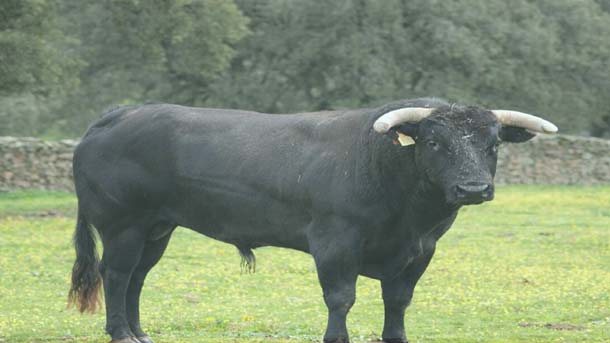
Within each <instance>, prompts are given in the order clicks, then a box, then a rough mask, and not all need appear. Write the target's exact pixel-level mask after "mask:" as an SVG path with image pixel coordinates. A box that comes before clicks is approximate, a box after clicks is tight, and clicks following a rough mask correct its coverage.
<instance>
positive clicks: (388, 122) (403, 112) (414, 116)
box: [373, 107, 435, 133]
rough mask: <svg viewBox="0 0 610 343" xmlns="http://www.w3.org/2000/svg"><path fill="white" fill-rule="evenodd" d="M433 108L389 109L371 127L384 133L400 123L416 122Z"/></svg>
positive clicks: (427, 114)
mask: <svg viewBox="0 0 610 343" xmlns="http://www.w3.org/2000/svg"><path fill="white" fill-rule="evenodd" d="M434 110H435V108H427V107H404V108H399V109H397V110H394V111H390V112H388V113H386V114H384V115H382V116H381V117H379V118H378V119H377V120H376V121H375V124H373V129H375V131H377V132H379V133H386V132H388V130H390V129H391V128H392V127H394V126H396V125H398V124H402V123H417V122H419V121H421V120H422V119H424V118H426V117H427V116H429V115H430V114H431V113H432V112H434Z"/></svg>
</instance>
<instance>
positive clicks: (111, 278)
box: [100, 227, 146, 343]
mask: <svg viewBox="0 0 610 343" xmlns="http://www.w3.org/2000/svg"><path fill="white" fill-rule="evenodd" d="M101 236H102V241H103V243H104V254H103V256H102V261H101V263H100V272H101V274H102V278H103V280H104V295H105V302H106V332H108V334H109V335H110V336H111V337H112V342H115V343H118V342H121V343H127V342H134V343H137V342H138V341H137V340H136V339H135V335H134V333H133V332H132V331H131V329H130V327H129V322H128V321H127V311H126V306H125V297H126V294H127V287H128V286H129V280H130V278H131V275H132V273H133V271H134V269H135V268H136V266H137V265H138V263H139V262H140V257H141V256H142V251H143V249H144V245H145V239H146V238H145V237H144V235H143V234H142V232H141V231H140V230H139V228H137V227H130V228H129V229H127V230H122V231H118V230H114V231H109V232H105V233H104V234H102V235H101Z"/></svg>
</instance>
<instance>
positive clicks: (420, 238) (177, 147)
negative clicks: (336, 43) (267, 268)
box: [70, 99, 533, 343]
mask: <svg viewBox="0 0 610 343" xmlns="http://www.w3.org/2000/svg"><path fill="white" fill-rule="evenodd" d="M421 106H427V107H434V108H437V110H436V112H435V114H433V115H432V116H430V117H428V118H426V119H425V120H423V121H421V122H419V123H417V124H405V125H401V126H398V127H396V128H393V129H392V130H390V131H389V132H388V133H386V134H379V133H377V132H375V131H374V130H373V129H372V127H373V123H374V121H375V120H376V119H377V118H378V117H379V116H380V115H382V114H383V113H385V112H388V111H390V110H393V109H397V108H401V107H421ZM397 132H402V133H406V134H408V135H409V136H411V137H412V138H414V140H415V142H416V144H415V145H410V146H401V145H400V144H398V141H397V140H396V138H397ZM531 137H533V134H530V133H529V132H528V131H526V130H524V129H522V128H516V127H509V126H504V127H503V126H502V125H501V124H499V122H498V121H497V120H496V119H495V117H493V115H492V114H491V112H489V111H487V110H484V109H480V108H477V107H465V106H458V105H450V104H448V103H445V102H443V101H441V100H436V99H416V100H405V101H399V102H395V103H392V104H388V105H385V106H383V107H381V108H377V109H365V110H350V111H336V112H320V113H303V114H295V115H269V114H262V113H254V112H245V111H232V110H219V109H201V108H188V107H181V106H175V105H157V104H155V105H143V106H134V107H123V108H118V109H115V110H113V111H110V112H109V113H106V114H105V115H104V116H103V117H102V118H100V119H99V120H98V121H96V122H95V123H94V124H93V125H92V126H91V127H90V128H89V129H88V131H87V133H86V134H85V136H84V137H83V139H82V141H81V143H80V144H79V145H78V147H77V148H76V151H75V154H74V180H75V185H76V193H77V195H78V200H79V202H78V220H77V226H76V232H75V238H74V239H75V247H76V253H77V258H76V262H75V264H74V269H73V275H72V289H71V291H70V300H71V301H72V302H75V303H77V304H78V306H79V309H80V310H81V311H94V310H95V308H96V306H97V305H98V301H99V300H98V299H99V298H98V290H99V288H100V284H101V283H102V282H103V286H104V287H103V289H104V292H105V305H106V314H107V318H106V320H107V321H106V330H107V332H108V333H109V334H110V335H111V336H112V339H113V341H114V342H143V343H144V342H151V340H150V338H149V337H148V336H147V334H146V333H144V332H143V331H142V329H141V327H140V320H139V298H140V291H141V289H142V285H143V283H144V279H145V277H146V274H147V273H148V271H149V270H150V269H151V268H152V267H153V266H154V265H155V264H156V263H157V262H158V261H159V259H160V258H161V256H162V255H163V252H164V250H165V248H166V246H167V243H168V241H169V239H170V236H171V233H172V232H173V230H174V229H175V228H176V227H177V226H183V227H187V228H190V229H192V230H195V231H197V232H199V233H202V234H204V235H206V236H209V237H212V238H215V239H218V240H221V241H223V242H227V243H231V244H234V245H235V246H236V247H237V248H238V249H239V251H240V253H241V254H242V256H243V257H244V259H245V260H246V262H247V263H248V264H249V265H250V266H252V265H253V263H254V255H253V253H252V249H254V248H257V247H262V246H279V247H286V248H292V249H296V250H300V251H304V252H307V253H310V254H311V255H312V256H313V258H314V260H315V264H316V267H317V271H318V278H319V281H320V285H321V287H322V289H323V293H324V301H325V303H326V305H327V307H328V325H327V330H326V334H325V336H324V341H325V342H347V341H348V334H347V328H346V324H345V320H346V316H347V313H348V311H349V309H350V308H351V306H352V304H353V303H354V301H355V285H356V279H357V277H358V276H359V275H364V276H367V277H370V278H374V279H378V280H380V281H381V289H382V294H383V301H384V306H385V320H384V327H383V334H382V335H383V339H384V340H385V341H386V342H404V341H406V338H405V332H404V313H405V308H406V307H407V306H408V304H409V302H410V301H411V297H412V295H413V289H414V287H415V284H416V283H417V281H418V280H419V278H420V277H421V275H422V274H423V272H424V271H425V269H426V267H427V266H428V263H429V262H430V259H431V258H432V255H433V253H434V249H435V245H436V241H437V240H438V239H439V238H440V237H441V236H442V235H443V234H444V233H445V232H446V231H447V230H448V229H449V227H450V226H451V224H452V223H453V221H454V220H455V218H456V215H457V212H458V210H459V208H460V206H462V205H468V204H474V203H480V202H483V201H485V200H491V199H492V198H493V176H494V174H495V166H496V159H497V156H496V153H497V146H498V144H499V142H500V141H508V142H520V141H525V140H528V139H530V138H531ZM93 228H95V230H97V232H98V233H99V235H100V237H101V241H102V243H103V246H104V253H103V256H102V259H101V261H99V262H98V258H97V255H96V249H95V238H94V237H95V236H94V235H93V230H94V229H93Z"/></svg>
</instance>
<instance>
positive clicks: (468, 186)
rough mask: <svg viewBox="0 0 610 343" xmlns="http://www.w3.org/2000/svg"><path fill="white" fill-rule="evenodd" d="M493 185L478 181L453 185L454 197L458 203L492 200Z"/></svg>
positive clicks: (469, 203)
mask: <svg viewBox="0 0 610 343" xmlns="http://www.w3.org/2000/svg"><path fill="white" fill-rule="evenodd" d="M493 197H494V188H493V185H491V184H489V183H480V182H466V183H463V184H458V185H456V186H455V199H456V200H457V202H458V203H459V204H460V205H472V204H480V203H482V202H484V201H489V200H492V199H493Z"/></svg>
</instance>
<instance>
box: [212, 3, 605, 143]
mask: <svg viewBox="0 0 610 343" xmlns="http://www.w3.org/2000/svg"><path fill="white" fill-rule="evenodd" d="M254 3H255V4H256V5H255V4H252V3H251V2H250V1H242V2H240V4H241V6H242V7H243V9H244V13H245V14H246V15H247V16H249V17H250V18H251V20H252V23H253V26H252V31H253V32H254V33H253V34H252V35H251V36H250V37H248V38H247V39H245V40H244V41H243V42H242V43H241V44H240V46H239V49H238V51H239V55H238V57H237V58H236V59H235V61H234V64H233V69H232V71H231V73H230V74H229V75H228V77H227V78H225V79H224V80H223V81H224V83H221V87H219V88H216V89H217V90H219V91H220V92H219V93H218V94H217V101H216V104H218V105H220V106H223V105H225V106H226V105H227V104H228V105H229V106H230V107H241V108H253V109H258V110H262V111H271V112H289V111H295V110H314V109H324V108H341V107H346V106H347V107H358V106H370V105H375V104H380V103H383V102H385V101H389V100H393V99H398V98H408V97H417V96H439V97H444V98H449V99H453V100H457V101H461V102H466V103H477V104H482V105H486V106H490V107H496V108H513V109H519V110H523V111H527V112H532V113H539V114H540V115H543V116H545V117H548V118H550V119H552V120H554V121H556V122H557V124H559V126H560V127H562V128H563V129H564V132H571V133H582V132H585V131H586V130H587V129H588V127H589V125H590V123H591V122H592V121H594V120H596V118H601V117H602V115H603V114H605V113H608V108H610V100H609V99H608V97H607V96H605V95H604V94H607V93H608V91H610V79H609V78H608V77H607V75H610V59H609V56H610V40H608V39H606V37H609V36H610V15H608V13H605V12H603V11H600V8H599V5H598V4H597V3H596V2H594V1H590V0H589V1H579V0H561V1H557V0H549V1H526V0H519V1H512V2H506V1H502V0H493V1H489V0H468V1H459V2H457V1H428V0H415V1H398V0H396V1H383V2H380V1H366V0H346V1H333V2H326V1H296V0H275V1H255V2H254ZM574 119H577V120H576V121H575V120H574Z"/></svg>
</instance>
